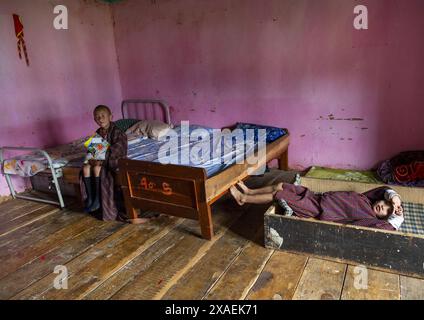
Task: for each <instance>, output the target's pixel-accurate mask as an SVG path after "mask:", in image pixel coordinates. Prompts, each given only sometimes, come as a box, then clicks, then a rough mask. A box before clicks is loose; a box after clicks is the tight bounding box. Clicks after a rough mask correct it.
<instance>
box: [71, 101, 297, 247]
mask: <svg viewBox="0 0 424 320" xmlns="http://www.w3.org/2000/svg"><path fill="white" fill-rule="evenodd" d="M128 104H135V105H137V104H140V105H143V106H144V105H146V104H147V105H150V106H152V107H153V106H154V105H157V106H159V107H161V108H162V110H163V114H164V115H165V119H164V120H165V121H166V122H167V123H169V124H171V120H170V112H169V107H168V105H167V104H166V102H164V101H162V100H151V99H142V100H140V99H132V100H125V101H123V102H122V106H121V110H122V117H123V118H125V107H126V106H127V105H128ZM153 113H154V112H153ZM154 117H155V116H154ZM284 130H286V132H287V134H286V135H284V136H282V137H280V138H279V139H277V140H275V141H274V142H272V143H270V144H267V145H266V157H265V158H263V159H259V161H258V162H257V163H255V164H250V163H251V162H252V163H253V161H249V159H246V161H245V162H244V164H234V165H232V166H230V167H228V168H227V169H225V170H223V171H221V172H220V173H218V174H216V175H215V176H213V177H210V178H208V177H207V176H206V171H205V170H204V169H203V168H196V167H188V166H182V165H171V164H168V165H164V164H160V163H155V162H147V161H139V160H129V159H121V160H120V161H119V176H118V177H117V178H118V179H117V180H118V183H119V185H120V186H121V187H122V190H123V193H124V197H125V207H126V210H127V214H128V216H129V218H130V219H136V218H137V217H138V214H137V209H142V210H144V211H154V212H158V213H164V214H169V215H173V216H178V217H184V218H189V219H195V220H199V223H200V229H201V233H202V236H203V238H205V239H209V240H210V239H212V237H213V224H212V217H211V207H210V206H211V205H212V204H213V203H214V202H215V201H216V200H218V199H219V198H220V197H221V196H223V195H224V194H225V193H226V192H227V191H228V189H229V188H230V187H231V186H232V185H234V184H235V183H237V182H238V181H240V180H243V179H245V178H246V177H248V175H249V174H248V172H252V171H250V170H255V169H256V168H260V167H261V166H264V165H266V164H267V163H268V162H269V161H271V160H274V159H277V160H278V166H279V168H280V169H281V170H288V147H289V141H290V134H289V132H288V130H287V129H284ZM251 157H252V158H253V159H254V158H255V157H257V153H255V154H253V155H252V156H251ZM79 176H80V168H76V167H65V168H63V178H64V180H65V182H67V183H71V184H74V186H75V193H76V194H77V196H78V195H79V194H80V189H79Z"/></svg>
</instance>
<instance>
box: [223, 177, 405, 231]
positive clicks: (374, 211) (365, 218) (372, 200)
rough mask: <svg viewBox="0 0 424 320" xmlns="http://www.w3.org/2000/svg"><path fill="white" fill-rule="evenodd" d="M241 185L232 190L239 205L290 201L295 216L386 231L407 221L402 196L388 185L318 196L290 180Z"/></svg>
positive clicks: (241, 183)
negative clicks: (273, 183)
mask: <svg viewBox="0 0 424 320" xmlns="http://www.w3.org/2000/svg"><path fill="white" fill-rule="evenodd" d="M237 185H238V186H239V187H240V188H241V190H242V191H243V193H242V192H240V191H239V190H238V189H237V188H236V187H235V186H232V187H231V188H230V192H231V194H232V196H233V197H234V198H235V200H236V201H237V203H238V204H239V205H243V204H245V203H269V202H271V201H273V200H276V201H277V202H278V203H279V204H280V205H283V204H285V203H287V204H288V206H289V207H290V208H291V209H292V210H293V213H294V215H295V216H298V217H301V218H315V219H318V220H323V221H331V222H337V223H342V224H351V225H357V226H363V227H371V228H378V229H386V230H398V229H399V228H400V225H401V224H402V222H403V221H404V218H403V208H402V202H401V199H400V196H399V195H398V194H397V193H396V192H395V191H394V190H392V189H389V188H387V187H380V188H376V189H373V190H370V191H367V192H365V193H357V192H350V191H336V192H325V193H323V194H320V195H318V194H315V193H313V192H312V191H310V190H309V189H307V188H305V187H302V186H295V185H292V184H288V183H284V184H283V183H279V184H277V185H274V186H269V187H265V188H260V189H249V188H248V187H247V186H246V185H245V184H244V183H243V182H239V183H238V184H237Z"/></svg>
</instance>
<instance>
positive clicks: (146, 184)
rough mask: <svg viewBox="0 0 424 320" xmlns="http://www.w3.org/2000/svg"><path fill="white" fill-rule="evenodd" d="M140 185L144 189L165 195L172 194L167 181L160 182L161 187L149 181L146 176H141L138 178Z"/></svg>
mask: <svg viewBox="0 0 424 320" xmlns="http://www.w3.org/2000/svg"><path fill="white" fill-rule="evenodd" d="M140 187H141V188H142V189H144V190H148V191H154V192H161V193H163V194H164V195H166V196H170V195H172V194H173V191H172V188H171V185H170V184H169V183H167V182H162V188H161V189H160V188H157V185H156V183H154V182H151V181H149V180H148V179H147V178H146V177H142V178H141V180H140Z"/></svg>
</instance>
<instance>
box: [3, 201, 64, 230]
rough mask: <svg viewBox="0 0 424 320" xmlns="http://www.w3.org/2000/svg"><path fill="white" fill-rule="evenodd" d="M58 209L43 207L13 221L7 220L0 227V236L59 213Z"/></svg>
mask: <svg viewBox="0 0 424 320" xmlns="http://www.w3.org/2000/svg"><path fill="white" fill-rule="evenodd" d="M60 211H61V210H60V209H59V208H58V207H56V206H52V205H44V206H42V207H41V208H39V209H37V210H35V211H31V212H30V213H28V214H26V215H24V216H20V217H19V218H16V219H14V220H8V221H6V222H4V223H2V224H1V225H0V236H5V235H7V234H9V233H11V232H13V231H15V230H17V229H19V228H22V227H24V226H26V225H29V224H31V223H33V222H35V221H37V220H39V219H43V218H44V217H46V216H48V215H51V214H57V213H60Z"/></svg>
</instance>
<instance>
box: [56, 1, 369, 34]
mask: <svg viewBox="0 0 424 320" xmlns="http://www.w3.org/2000/svg"><path fill="white" fill-rule="evenodd" d="M53 13H54V14H55V15H57V16H56V17H55V18H54V20H53V26H54V28H55V29H56V30H68V8H67V7H66V6H65V5H57V6H55V7H54V9H53ZM353 13H354V14H355V15H356V16H355V17H354V19H353V27H354V28H355V29H356V30H367V29H368V8H367V6H365V5H356V6H355V7H354V9H353Z"/></svg>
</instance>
